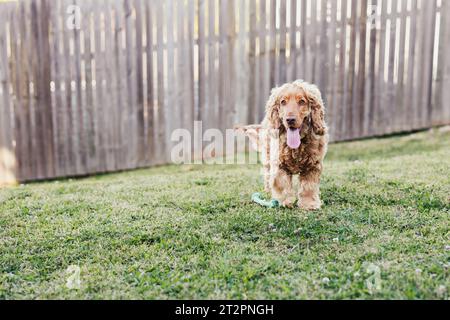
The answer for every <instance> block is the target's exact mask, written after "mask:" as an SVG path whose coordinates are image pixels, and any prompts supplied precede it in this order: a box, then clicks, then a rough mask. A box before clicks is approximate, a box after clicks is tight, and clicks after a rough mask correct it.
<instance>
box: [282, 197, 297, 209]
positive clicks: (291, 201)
mask: <svg viewBox="0 0 450 320" xmlns="http://www.w3.org/2000/svg"><path fill="white" fill-rule="evenodd" d="M294 203H295V197H288V198H286V199H285V200H283V201H281V206H282V207H286V208H293V207H294Z"/></svg>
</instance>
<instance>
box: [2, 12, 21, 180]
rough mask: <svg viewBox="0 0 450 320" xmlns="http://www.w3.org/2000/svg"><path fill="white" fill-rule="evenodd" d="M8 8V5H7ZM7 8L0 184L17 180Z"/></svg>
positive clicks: (4, 31) (3, 65) (3, 66)
mask: <svg viewBox="0 0 450 320" xmlns="http://www.w3.org/2000/svg"><path fill="white" fill-rule="evenodd" d="M9 8H10V7H9ZM7 9H8V8H5V9H4V10H3V11H0V18H1V20H2V21H3V23H0V85H1V87H2V96H1V98H2V100H1V101H0V185H2V184H4V183H6V184H9V183H14V182H15V181H16V180H17V172H16V171H17V166H16V163H14V162H15V155H14V148H13V133H12V126H11V123H12V121H11V120H12V119H11V117H12V115H11V105H10V103H11V99H10V90H9V84H10V75H9V70H8V54H7V46H8V42H7V28H6V23H4V22H5V21H8V18H7V17H8V14H9V12H8V10H7Z"/></svg>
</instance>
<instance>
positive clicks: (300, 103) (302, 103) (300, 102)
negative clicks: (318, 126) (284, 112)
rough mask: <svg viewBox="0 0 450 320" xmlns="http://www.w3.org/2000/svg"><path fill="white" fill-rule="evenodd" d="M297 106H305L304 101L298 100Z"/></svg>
mask: <svg viewBox="0 0 450 320" xmlns="http://www.w3.org/2000/svg"><path fill="white" fill-rule="evenodd" d="M298 104H299V105H301V106H303V105H305V104H306V100H305V99H300V100H299V101H298Z"/></svg>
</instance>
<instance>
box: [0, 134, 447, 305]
mask: <svg viewBox="0 0 450 320" xmlns="http://www.w3.org/2000/svg"><path fill="white" fill-rule="evenodd" d="M449 172H450V134H449V133H439V132H437V131H432V132H422V133H418V134H414V135H409V136H400V137H391V138H385V139H373V140H365V141H359V142H351V143H341V144H334V145H332V146H330V152H329V154H328V156H327V159H326V165H325V172H324V176H323V181H322V187H321V190H322V198H323V201H324V207H323V209H322V210H321V211H318V212H303V211H300V210H298V209H296V210H289V209H278V210H277V209H265V208H261V207H258V206H257V205H255V204H253V203H252V202H251V201H250V195H251V194H252V193H253V192H255V191H262V183H261V178H260V176H259V167H258V166H250V165H248V166H242V165H239V166H236V165H233V166H167V167H161V168H153V169H147V170H138V171H133V172H126V173H120V174H111V175H104V176H98V177H92V178H87V179H80V180H67V181H56V182H48V183H36V184H30V185H26V186H21V187H16V188H10V189H3V190H0V298H2V299H15V298H31V299H51V298H81V299H126V298H132V299H142V298H144V299H155V298H163V299H165V298H188V299H189V298H199V299H204V298H243V299H266V298H275V299H379V298H386V299H448V297H449V266H450V263H449V257H450V241H449V211H450V210H449V209H450V205H449V194H450V178H449ZM69 265H77V266H79V267H80V268H81V287H80V288H79V289H68V288H67V287H66V280H67V277H68V276H70V274H67V273H66V270H67V268H68V266H69Z"/></svg>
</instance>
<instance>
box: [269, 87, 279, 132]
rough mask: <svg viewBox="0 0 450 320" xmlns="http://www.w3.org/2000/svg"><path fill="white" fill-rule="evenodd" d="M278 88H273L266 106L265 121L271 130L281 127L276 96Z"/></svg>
mask: <svg viewBox="0 0 450 320" xmlns="http://www.w3.org/2000/svg"><path fill="white" fill-rule="evenodd" d="M279 93H280V88H273V89H272V91H271V93H270V97H269V100H268V101H267V104H266V119H267V120H268V123H269V126H270V128H271V129H279V128H280V127H281V120H280V114H279V111H278V108H279V103H278V96H279Z"/></svg>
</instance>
